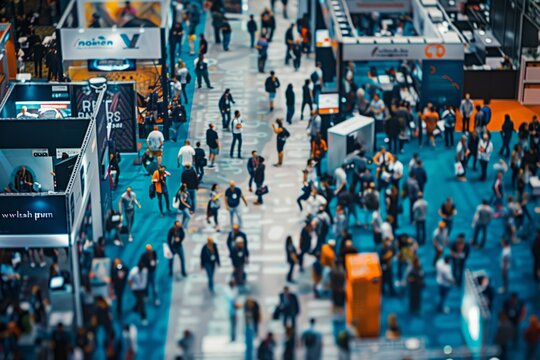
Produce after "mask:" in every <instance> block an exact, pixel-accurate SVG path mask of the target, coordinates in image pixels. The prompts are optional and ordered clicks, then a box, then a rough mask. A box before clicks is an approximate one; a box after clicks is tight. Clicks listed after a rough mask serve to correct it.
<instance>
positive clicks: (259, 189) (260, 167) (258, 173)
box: [253, 156, 268, 205]
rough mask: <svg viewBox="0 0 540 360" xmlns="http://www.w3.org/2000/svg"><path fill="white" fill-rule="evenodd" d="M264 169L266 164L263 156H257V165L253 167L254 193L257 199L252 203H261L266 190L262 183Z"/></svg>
mask: <svg viewBox="0 0 540 360" xmlns="http://www.w3.org/2000/svg"><path fill="white" fill-rule="evenodd" d="M265 171H266V165H264V158H263V157H262V156H260V157H259V163H258V164H257V167H256V168H255V171H254V173H253V180H254V181H255V186H256V190H255V195H257V200H255V201H254V202H253V204H254V205H262V204H263V195H265V194H266V192H267V189H268V188H267V187H265V186H263V185H264V175H265Z"/></svg>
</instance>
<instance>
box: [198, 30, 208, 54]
mask: <svg viewBox="0 0 540 360" xmlns="http://www.w3.org/2000/svg"><path fill="white" fill-rule="evenodd" d="M206 53H208V41H207V40H206V38H205V37H204V34H199V55H206Z"/></svg>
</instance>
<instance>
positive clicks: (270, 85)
mask: <svg viewBox="0 0 540 360" xmlns="http://www.w3.org/2000/svg"><path fill="white" fill-rule="evenodd" d="M280 86H281V83H280V82H279V79H278V77H277V76H276V73H275V72H274V71H273V70H272V71H270V76H269V77H267V78H266V80H265V82H264V90H265V91H266V92H267V93H268V103H269V107H270V112H272V111H274V100H275V99H276V92H277V89H279V87H280Z"/></svg>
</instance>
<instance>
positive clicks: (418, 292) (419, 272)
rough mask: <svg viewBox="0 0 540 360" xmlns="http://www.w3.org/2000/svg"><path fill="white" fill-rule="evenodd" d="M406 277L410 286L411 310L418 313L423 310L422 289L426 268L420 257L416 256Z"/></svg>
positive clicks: (412, 312)
mask: <svg viewBox="0 0 540 360" xmlns="http://www.w3.org/2000/svg"><path fill="white" fill-rule="evenodd" d="M406 279H407V283H408V286H409V312H410V313H411V314H416V315H418V314H419V313H420V311H421V310H422V290H423V289H424V270H423V269H422V265H421V264H420V259H419V258H418V257H414V259H413V261H412V264H411V267H410V270H409V271H408V273H407V276H406Z"/></svg>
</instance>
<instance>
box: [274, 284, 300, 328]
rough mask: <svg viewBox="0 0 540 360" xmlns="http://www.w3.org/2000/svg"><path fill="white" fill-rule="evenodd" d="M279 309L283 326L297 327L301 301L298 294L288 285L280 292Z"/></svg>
mask: <svg viewBox="0 0 540 360" xmlns="http://www.w3.org/2000/svg"><path fill="white" fill-rule="evenodd" d="M277 311H278V313H279V315H280V316H281V320H282V321H283V327H285V328H286V327H287V326H288V325H291V326H292V327H293V328H296V317H297V316H298V314H300V303H299V302H298V297H297V296H296V294H294V293H292V292H291V291H290V289H289V287H288V286H285V287H284V288H283V291H282V292H281V293H280V294H279V303H278V309H277Z"/></svg>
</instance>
